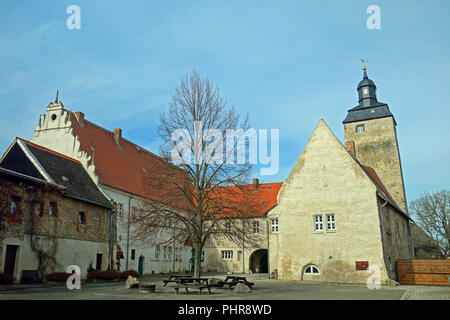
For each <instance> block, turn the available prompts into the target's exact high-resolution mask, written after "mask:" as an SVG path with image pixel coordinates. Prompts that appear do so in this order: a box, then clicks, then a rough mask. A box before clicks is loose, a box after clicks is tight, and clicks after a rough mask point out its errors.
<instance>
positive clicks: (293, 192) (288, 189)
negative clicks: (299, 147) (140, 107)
mask: <svg viewBox="0 0 450 320" xmlns="http://www.w3.org/2000/svg"><path fill="white" fill-rule="evenodd" d="M327 214H334V215H335V221H336V225H335V227H336V228H335V230H333V231H331V230H330V231H328V230H326V218H325V216H326V215H327ZM315 215H323V216H324V220H325V221H324V230H323V231H319V232H316V231H315V230H314V216H315ZM274 217H278V221H279V222H278V223H279V233H278V234H271V235H270V248H271V250H270V269H271V270H270V272H271V273H272V272H275V273H277V274H278V278H281V279H294V280H313V281H327V282H344V283H345V282H346V283H365V282H366V281H367V279H368V277H369V276H370V275H371V274H372V271H369V270H356V262H357V261H367V262H368V263H369V267H376V268H378V270H379V276H380V280H381V281H386V280H387V278H388V276H387V272H386V268H385V265H384V261H383V247H382V241H381V230H380V221H379V218H378V205H377V196H376V187H375V185H374V184H373V183H372V182H371V180H370V179H369V178H368V176H367V175H366V173H365V172H364V171H363V170H362V168H361V167H360V166H359V164H358V163H357V162H356V161H354V159H352V157H351V156H350V155H349V153H348V151H347V150H346V149H345V148H344V147H343V146H342V144H341V143H340V142H339V141H338V139H337V138H336V137H335V136H334V135H333V133H332V132H331V130H330V129H329V128H328V127H327V125H326V124H325V122H324V121H323V120H321V121H320V122H319V124H318V125H317V127H316V129H315V130H314V133H313V134H312V136H311V138H310V140H309V142H308V144H307V146H306V147H305V149H304V150H303V153H302V155H301V156H300V158H299V159H298V161H297V163H296V164H295V166H294V168H293V169H292V171H291V173H290V174H289V177H288V178H287V180H286V181H285V183H284V184H283V187H282V188H281V190H280V192H279V194H278V205H277V207H275V208H274V209H273V210H272V211H271V212H270V214H269V218H274ZM275 248H276V249H277V250H278V252H277V253H273V249H275ZM309 265H314V266H316V267H317V268H318V269H319V272H320V273H319V274H313V275H305V276H304V275H303V273H304V270H305V267H307V266H309Z"/></svg>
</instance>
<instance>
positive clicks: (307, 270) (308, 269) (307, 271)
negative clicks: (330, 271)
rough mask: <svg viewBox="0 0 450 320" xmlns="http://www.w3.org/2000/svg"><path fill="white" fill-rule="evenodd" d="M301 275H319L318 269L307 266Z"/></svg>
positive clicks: (313, 266)
mask: <svg viewBox="0 0 450 320" xmlns="http://www.w3.org/2000/svg"><path fill="white" fill-rule="evenodd" d="M303 274H320V271H319V268H317V267H316V266H315V265H312V264H310V265H308V266H306V268H305V271H303Z"/></svg>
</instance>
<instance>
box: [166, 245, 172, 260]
mask: <svg viewBox="0 0 450 320" xmlns="http://www.w3.org/2000/svg"><path fill="white" fill-rule="evenodd" d="M167 259H169V260H171V259H172V247H167Z"/></svg>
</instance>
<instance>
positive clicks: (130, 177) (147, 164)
mask: <svg viewBox="0 0 450 320" xmlns="http://www.w3.org/2000/svg"><path fill="white" fill-rule="evenodd" d="M31 141H32V142H34V143H36V144H39V145H42V146H44V147H47V148H50V149H52V150H55V151H58V152H60V153H62V154H64V155H66V156H69V157H72V158H74V159H77V160H78V161H80V162H81V163H82V165H83V167H84V169H85V170H86V171H87V172H88V174H89V176H90V177H91V179H92V180H93V181H94V182H95V184H96V185H97V187H98V188H99V190H100V191H102V193H103V194H104V195H105V196H106V197H107V198H108V199H109V200H110V201H112V202H113V203H114V204H115V206H116V210H117V239H116V240H117V246H116V247H115V254H114V260H115V261H114V264H115V268H117V269H120V270H121V271H123V270H137V271H139V272H140V273H142V274H144V273H160V272H169V271H179V270H181V271H183V270H189V268H190V264H189V260H190V257H191V248H190V247H188V246H186V245H185V244H184V243H181V242H180V243H171V244H168V243H166V240H167V238H168V237H167V235H165V234H162V235H161V237H160V238H159V239H158V240H156V241H152V243H148V242H142V241H135V239H133V230H132V229H133V228H132V226H130V224H129V221H128V217H129V213H133V212H137V210H139V209H140V208H141V206H142V202H143V201H144V200H145V199H154V200H158V196H159V190H157V188H156V187H154V186H152V185H151V184H149V183H147V181H146V179H145V177H146V173H147V172H155V171H158V170H162V169H161V168H163V167H164V165H163V161H164V160H163V159H162V158H160V157H158V156H156V155H155V154H153V153H151V152H150V151H147V150H146V149H145V148H143V147H141V146H138V145H136V144H134V143H132V142H131V141H129V140H127V139H125V138H124V137H123V136H122V129H114V130H113V131H112V132H111V131H109V130H107V129H104V128H102V127H100V126H99V125H97V124H95V123H93V122H90V121H88V120H87V119H85V116H84V113H82V112H71V111H70V110H67V109H65V107H64V105H63V104H62V102H61V101H58V99H56V101H55V102H51V103H49V105H48V106H47V112H46V114H42V115H41V116H40V119H39V122H38V124H37V126H36V127H35V130H34V133H33V137H32V139H31Z"/></svg>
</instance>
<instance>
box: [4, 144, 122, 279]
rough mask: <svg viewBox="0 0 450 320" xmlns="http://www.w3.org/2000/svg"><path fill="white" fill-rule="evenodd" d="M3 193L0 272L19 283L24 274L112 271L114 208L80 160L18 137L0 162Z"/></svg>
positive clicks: (83, 273)
mask: <svg viewBox="0 0 450 320" xmlns="http://www.w3.org/2000/svg"><path fill="white" fill-rule="evenodd" d="M0 193H1V194H0V198H1V213H0V215H1V217H2V218H3V219H2V220H1V222H0V223H1V225H2V226H1V227H0V272H4V273H7V274H10V275H11V276H13V277H14V278H15V279H16V280H17V281H20V280H21V279H22V277H23V271H24V270H35V271H38V274H39V275H40V276H43V275H45V274H49V273H52V272H65V271H66V270H67V267H68V266H70V265H77V266H79V267H80V269H81V275H82V277H85V276H86V274H87V270H88V268H93V269H97V270H106V269H107V268H108V266H109V265H110V261H111V255H112V248H113V244H114V243H113V241H114V240H115V233H114V232H115V230H114V229H113V226H114V224H115V215H114V214H113V210H112V209H113V206H112V204H111V203H110V202H109V201H108V200H107V199H106V198H105V197H104V196H103V194H102V193H101V192H100V191H99V190H98V189H97V187H96V185H95V184H94V182H93V181H92V180H91V178H90V177H89V175H88V174H87V173H86V172H85V170H84V169H83V167H82V165H81V163H80V162H79V161H77V160H75V159H72V158H69V157H67V156H64V155H62V154H59V153H57V152H54V151H52V150H49V149H47V148H43V147H41V146H38V145H36V144H33V143H31V142H29V141H26V140H23V139H20V138H17V139H15V141H14V142H13V143H12V144H11V146H10V147H9V148H8V150H7V151H6V152H5V154H4V155H3V157H2V158H1V161H0Z"/></svg>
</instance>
